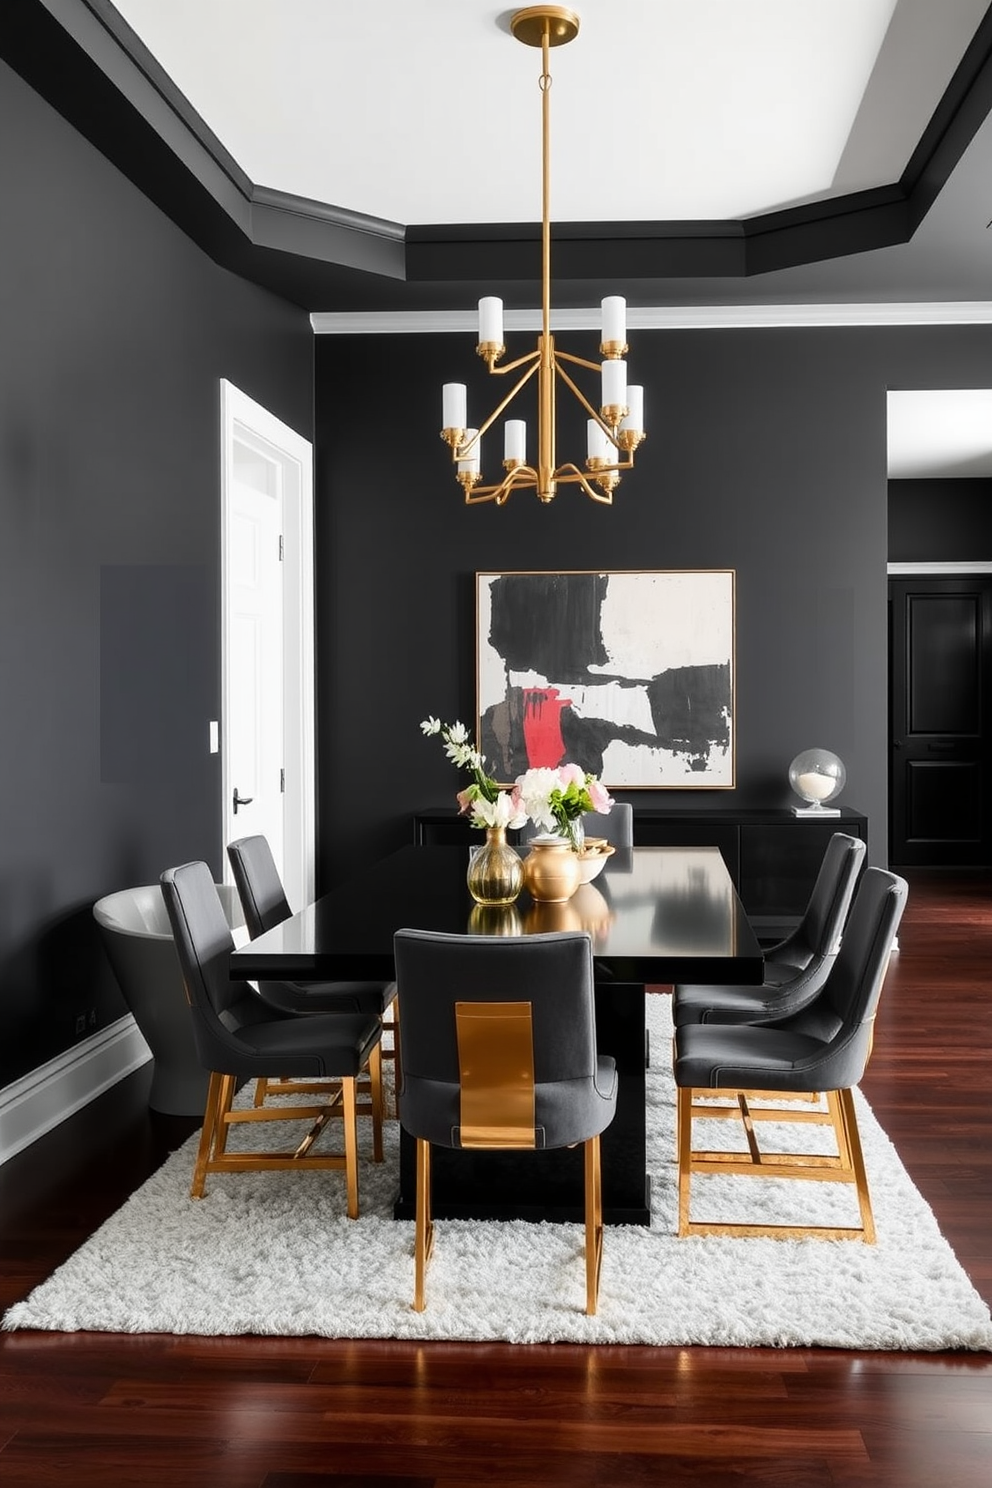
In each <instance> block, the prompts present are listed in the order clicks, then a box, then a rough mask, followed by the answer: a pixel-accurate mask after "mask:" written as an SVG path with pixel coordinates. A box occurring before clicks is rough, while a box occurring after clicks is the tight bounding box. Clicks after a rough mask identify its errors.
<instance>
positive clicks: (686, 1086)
mask: <svg viewBox="0 0 992 1488" xmlns="http://www.w3.org/2000/svg"><path fill="white" fill-rule="evenodd" d="M906 895H907V886H906V882H905V880H904V879H902V878H899V877H898V875H896V874H894V873H888V872H886V871H885V870H884V869H881V868H867V869H866V870H865V873H864V876H863V878H862V880H861V883H860V885H859V887H858V891H857V894H856V896H855V900H854V905H853V907H852V909H851V913H850V916H849V918H848V922H847V927H846V929H845V932H844V939H843V941H842V943H841V947H840V950H839V951H838V953H837V957H836V960H835V961H834V962H833V965H832V966H831V968H830V971H829V974H828V976H827V978H826V981H825V982H824V983H823V985H822V987H821V988H820V990H819V992H818V993H817V995H816V996H815V997H814V998H813V1000H812V1001H810V1002H808V1003H806V1004H805V1006H803V1007H802V1008H800V1009H799V1010H798V1011H797V1012H794V1013H792V1014H791V1015H790V1016H788V1017H787V1018H784V1019H782V1020H781V1021H780V1022H778V1023H774V1024H730V1023H687V1024H683V1025H682V1026H681V1027H679V1028H676V1030H675V1043H674V1066H675V1084H676V1087H677V1102H678V1108H677V1132H678V1135H677V1149H678V1173H679V1205H678V1233H679V1235H713V1234H724V1235H727V1234H730V1235H773V1236H776V1237H785V1238H789V1239H792V1238H797V1237H799V1238H801V1237H805V1236H809V1235H816V1236H820V1235H825V1236H827V1237H829V1238H834V1239H861V1240H864V1241H866V1242H867V1243H869V1244H871V1243H873V1242H874V1240H875V1221H874V1216H873V1213H872V1207H871V1197H870V1194H869V1189H868V1179H867V1175H866V1172H865V1165H864V1157H863V1154H862V1150H861V1139H860V1136H859V1133H858V1124H857V1118H856V1115H855V1106H854V1098H853V1095H852V1090H853V1087H854V1086H855V1085H857V1084H858V1082H859V1081H860V1079H861V1077H862V1075H863V1073H864V1069H865V1065H866V1063H867V1061H868V1056H869V1054H870V1052H871V1047H872V1037H873V1027H874V1020H875V1010H876V1008H877V1006H878V999H879V996H880V995H881V991H882V983H883V981H884V979H885V972H886V969H887V967H888V964H889V956H890V953H891V950H892V944H893V941H894V939H895V935H896V931H897V929H898V927H899V922H900V920H901V918H902V914H903V910H904V908H905V904H906ZM811 1090H815V1091H820V1092H822V1094H823V1097H824V1098H825V1102H826V1110H825V1111H820V1110H810V1109H807V1108H798V1107H797V1106H796V1105H795V1103H791V1102H787V1103H786V1104H784V1105H782V1106H779V1107H775V1106H769V1105H761V1106H757V1105H755V1104H754V1100H755V1099H756V1098H757V1095H760V1096H761V1097H763V1098H764V1097H767V1098H772V1099H774V1097H775V1096H776V1095H781V1096H785V1097H794V1096H795V1095H798V1094H804V1093H806V1092H808V1091H811ZM728 1091H730V1092H734V1093H735V1094H736V1096H737V1105H736V1107H735V1106H727V1105H719V1104H715V1103H714V1102H713V1099H712V1098H713V1097H714V1096H719V1095H723V1094H726V1093H727V1092H728ZM748 1092H755V1094H754V1095H751V1096H750V1097H749V1094H748ZM738 1114H739V1115H740V1117H741V1119H742V1121H743V1123H744V1132H745V1137H746V1140H747V1151H746V1152H745V1151H741V1152H728V1151H724V1150H719V1151H704V1150H697V1149H695V1148H693V1146H692V1132H693V1121H694V1120H698V1121H703V1120H714V1119H715V1120H723V1121H726V1120H727V1119H728V1118H730V1117H736V1116H737V1115H738ZM763 1121H774V1122H779V1123H790V1122H797V1123H808V1124H815V1125H821V1126H826V1125H829V1126H831V1127H832V1128H833V1132H834V1136H835V1139H836V1145H837V1152H836V1155H832V1154H830V1155H823V1154H818V1153H812V1154H798V1153H791V1152H765V1151H763V1150H762V1149H761V1147H760V1145H759V1143H758V1139H757V1135H756V1131H755V1125H756V1124H760V1123H761V1122H763ZM701 1174H721V1175H723V1176H748V1177H760V1178H804V1179H812V1180H819V1181H820V1182H824V1181H834V1182H838V1183H847V1184H853V1185H854V1187H855V1188H856V1190H857V1199H858V1207H859V1212H860V1220H861V1223H860V1227H857V1226H843V1225H816V1224H800V1225H774V1224H764V1223H763V1224H759V1223H754V1224H742V1223H737V1222H723V1221H720V1222H717V1221H713V1222H699V1221H693V1220H692V1219H691V1218H690V1191H691V1183H692V1179H693V1177H694V1176H698V1175H701Z"/></svg>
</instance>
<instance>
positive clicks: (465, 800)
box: [455, 785, 476, 815]
mask: <svg viewBox="0 0 992 1488" xmlns="http://www.w3.org/2000/svg"><path fill="white" fill-rule="evenodd" d="M475 796H476V792H475V788H474V786H471V785H470V786H468V787H466V789H465V790H460V791H457V792H456V793H455V800H456V801H457V802H458V810H459V812H460V813H461V814H462V815H464V814H465V812H466V811H471V809H472V802H473V801H474V800H475Z"/></svg>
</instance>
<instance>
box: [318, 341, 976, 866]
mask: <svg viewBox="0 0 992 1488" xmlns="http://www.w3.org/2000/svg"><path fill="white" fill-rule="evenodd" d="M518 339H519V345H518V344H516V343H511V346H510V354H514V353H519V352H522V351H524V350H525V349H526V338H518ZM631 341H632V347H631V351H630V353H629V358H628V360H629V365H630V368H631V371H630V375H631V378H632V380H633V379H634V377H635V373H636V377H637V380H639V381H643V383H644V384H645V402H646V422H647V424H648V427H649V430H650V433H649V438H648V440H647V442H646V443H645V445H644V446H643V448H642V450H641V451H640V452H639V454H638V459H637V469H636V471H635V472H634V473H633V474H631V475H629V476H627V477H625V479H624V481H623V482H622V484H621V485H620V487H619V489H618V491H617V493H616V496H615V501H614V505H613V507H612V508H607V507H599V506H596V505H594V504H593V503H592V502H590V501H589V500H588V498H586V497H584V496H581V495H578V494H576V493H575V492H574V490H569V489H565V490H563V491H562V492H561V493H560V494H559V496H558V497H557V498H556V500H555V501H554V502H553V503H551V505H550V506H547V507H542V506H541V505H540V504H539V503H538V502H537V501H536V500H535V498H534V497H533V496H529V495H526V494H518V495H515V496H514V497H512V498H511V500H510V502H509V504H508V505H507V506H506V507H504V508H502V509H499V510H498V509H496V508H494V507H492V506H481V507H477V508H466V507H465V506H464V505H463V504H462V501H461V491H460V489H459V487H458V486H457V485H456V484H455V482H454V479H453V477H452V475H451V473H450V468H449V465H448V459H447V452H446V450H445V447H444V446H443V444H442V443H441V441H440V439H439V438H438V437H437V433H436V430H437V429H438V427H439V425H440V388H441V384H442V383H443V382H445V381H449V380H453V381H466V382H468V383H469V386H470V391H469V400H470V401H469V408H470V411H471V412H472V413H474V414H475V415H476V416H483V415H484V414H485V412H487V411H488V409H489V408H491V407H492V406H493V405H494V404H495V402H496V401H497V400H498V397H500V396H502V390H501V384H500V383H497V382H496V380H495V379H493V380H488V381H487V379H486V376H485V372H484V369H482V368H481V364H478V363H477V359H476V357H475V353H474V345H473V338H472V336H471V335H470V334H465V335H459V336H455V335H437V336H429V335H424V336H411V335H397V336H371V337H366V338H358V337H354V338H339V337H334V336H322V337H318V339H317V348H316V421H317V425H316V430H317V432H316V441H317V442H316V448H317V491H318V518H317V520H318V531H317V562H318V574H319V589H318V626H319V633H318V656H319V674H318V688H319V695H318V707H319V719H320V746H319V750H320V783H321V814H320V823H319V825H320V830H319V852H320V868H321V875H322V883H323V884H324V885H326V886H330V885H331V884H333V883H334V882H336V881H337V880H339V879H340V878H341V877H342V876H343V875H344V874H345V873H346V872H347V871H349V870H350V869H351V868H353V867H354V866H356V865H358V864H363V863H366V862H369V861H370V860H372V859H373V858H374V857H376V856H377V855H379V854H381V853H382V852H384V851H386V850H387V849H390V848H392V847H394V846H396V845H399V844H400V843H402V842H404V841H407V840H408V839H409V833H410V812H411V810H412V809H414V808H416V807H418V806H420V807H427V806H433V805H439V804H445V803H447V802H452V806H453V795H454V791H455V790H456V789H457V788H458V787H460V786H461V785H462V784H464V780H463V779H462V778H461V776H460V775H459V772H457V771H456V770H455V769H454V767H453V766H450V765H448V764H447V763H446V761H445V760H444V757H443V754H442V751H441V748H440V746H439V745H438V743H437V741H436V740H424V739H422V738H421V735H420V733H419V730H418V723H419V720H420V719H422V718H423V717H425V716H426V715H427V714H428V713H433V714H435V715H437V716H440V717H442V718H446V719H450V718H453V717H455V716H456V715H457V716H460V717H461V718H462V719H463V720H464V721H466V722H471V721H472V720H473V719H474V709H475V679H474V646H475V637H474V574H475V572H476V570H477V569H483V570H487V571H497V572H498V571H504V570H513V569H536V570H556V569H563V570H564V569H609V568H618V569H621V568H635V569H636V568H710V567H719V568H723V567H731V568H733V569H735V570H736V574H737V706H736V719H737V787H736V790H735V791H733V792H724V791H697V792H682V791H680V792H664V793H653V792H644V793H640V792H639V793H631V795H630V799H633V800H634V802H635V806H636V804H637V801H638V800H640V801H641V802H642V803H644V804H648V803H651V804H667V805H673V806H674V805H697V806H699V807H700V808H701V809H709V808H714V807H715V808H718V807H719V806H721V805H726V804H736V805H741V806H743V805H747V804H754V805H763V806H771V805H786V804H791V799H792V798H791V793H790V791H789V787H788V783H787V771H788V765H789V762H790V760H791V759H792V758H793V756H794V755H795V754H796V753H798V751H799V750H801V749H804V748H807V747H809V746H811V745H822V746H824V747H826V748H829V749H832V750H834V751H836V752H837V753H838V754H839V755H840V756H841V757H842V758H843V759H844V761H845V762H846V765H847V769H848V785H847V789H846V791H845V794H844V800H845V802H846V803H847V804H848V805H850V806H852V807H855V808H857V809H859V810H861V811H865V812H867V813H868V815H869V817H870V852H871V855H872V858H873V860H874V861H876V862H880V861H883V862H884V855H885V850H886V849H885V844H886V842H887V839H888V831H887V776H886V695H887V654H886V648H887V641H886V561H887V541H888V538H887V512H886V501H887V481H886V430H885V418H886V411H885V405H886V391H887V389H888V388H889V387H902V388H911V387H935V388H939V387H967V386H982V385H984V384H985V383H986V382H987V381H988V375H989V374H988V367H989V364H990V362H989V359H990V353H992V331H989V330H988V329H986V328H983V327H976V328H971V327H968V328H958V327H955V328H943V327H941V328H920V329H918V328H897V329H825V330H791V329H789V330H787V329H774V330H760V331H758V330H755V331H717V330H713V331H695V332H693V331H679V332H663V331H654V332H637V333H635V334H633V335H632V338H631ZM560 344H561V345H562V346H563V347H565V349H569V350H574V351H576V352H577V353H578V354H580V355H594V354H595V353H594V346H593V341H592V338H591V337H589V336H586V337H583V336H571V337H568V338H567V343H566V338H565V337H561V338H560ZM473 364H475V366H474V365H473ZM476 367H478V370H476ZM355 386H358V387H374V388H375V389H376V403H377V417H376V419H375V421H374V423H373V422H372V421H369V422H368V423H367V424H364V425H363V423H362V420H361V414H360V411H358V422H357V424H356V409H355V406H354V400H353V398H352V397H351V394H350V390H351V388H352V387H355ZM565 396H566V397H567V396H568V395H567V394H566V395H565ZM560 407H561V411H562V415H563V417H562V419H561V424H562V427H561V430H560V436H559V452H558V453H559V459H565V458H569V457H571V458H576V459H578V460H581V459H582V458H583V456H584V453H585V442H584V427H579V425H580V424H581V420H580V419H579V420H576V419H575V418H573V416H572V414H571V410H570V408H569V405H568V404H567V403H562V404H561V405H560ZM527 413H528V417H529V418H531V420H532V417H533V416H532V412H531V410H530V409H528V410H527ZM531 427H532V428H533V422H532V423H531ZM500 458H501V448H500V447H499V440H498V438H495V437H494V438H492V439H491V448H490V449H489V452H488V456H487V457H486V459H485V461H484V464H485V467H486V469H487V471H488V472H489V475H490V478H492V474H493V473H494V472H495V471H497V470H498V466H499V460H500Z"/></svg>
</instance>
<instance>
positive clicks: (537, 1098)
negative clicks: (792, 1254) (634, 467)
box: [394, 930, 617, 1313]
mask: <svg viewBox="0 0 992 1488" xmlns="http://www.w3.org/2000/svg"><path fill="white" fill-rule="evenodd" d="M394 944H395V961H396V982H397V986H398V987H399V995H400V997H401V998H402V1000H403V1017H402V1019H401V1021H400V1042H401V1045H402V1054H403V1058H402V1068H403V1084H402V1087H401V1089H400V1122H401V1124H402V1125H403V1127H404V1129H405V1130H406V1131H407V1132H408V1133H409V1134H410V1135H411V1136H412V1137H415V1138H416V1142H417V1214H416V1240H415V1255H416V1268H415V1269H416V1279H415V1292H414V1307H415V1308H416V1309H417V1310H418V1311H422V1310H423V1308H424V1305H425V1296H424V1278H425V1271H426V1265H427V1260H428V1257H429V1255H430V1251H431V1248H432V1244H433V1224H432V1220H431V1213H430V1149H431V1145H432V1144H433V1145H435V1146H440V1147H471V1148H476V1149H485V1148H492V1149H503V1150H506V1149H510V1148H517V1149H528V1148H531V1149H532V1148H556V1147H557V1148H560V1147H572V1146H576V1145H577V1144H579V1143H583V1144H584V1147H585V1262H586V1311H587V1312H588V1313H594V1312H595V1311H596V1306H597V1300H598V1294H599V1268H600V1261H601V1257H602V1243H603V1222H602V1190H601V1182H600V1159H599V1139H600V1135H601V1133H602V1132H603V1131H604V1130H605V1129H606V1127H607V1126H609V1124H610V1122H611V1121H612V1120H613V1116H614V1113H615V1111H616V1100H617V1073H616V1065H615V1062H614V1061H613V1059H611V1058H609V1057H607V1056H603V1055H599V1054H598V1053H597V1049H596V1024H595V1008H594V1005H593V977H592V946H591V941H590V938H589V936H588V935H587V934H586V933H585V932H572V933H567V934H547V935H526V936H520V937H509V938H507V939H505V940H504V939H496V938H493V937H490V936H485V935H445V934H440V933H433V932H430V931H425V930H398V931H397V932H396V936H395V938H394Z"/></svg>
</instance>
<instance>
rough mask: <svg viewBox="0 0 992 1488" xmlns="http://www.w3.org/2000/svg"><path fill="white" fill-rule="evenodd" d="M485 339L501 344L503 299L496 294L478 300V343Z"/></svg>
mask: <svg viewBox="0 0 992 1488" xmlns="http://www.w3.org/2000/svg"><path fill="white" fill-rule="evenodd" d="M486 341H489V342H495V344H496V345H497V346H502V345H503V301H502V300H501V299H498V298H497V296H496V295H486V296H485V298H484V299H481V300H480V301H479V344H480V345H481V344H482V343H483V342H486Z"/></svg>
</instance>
